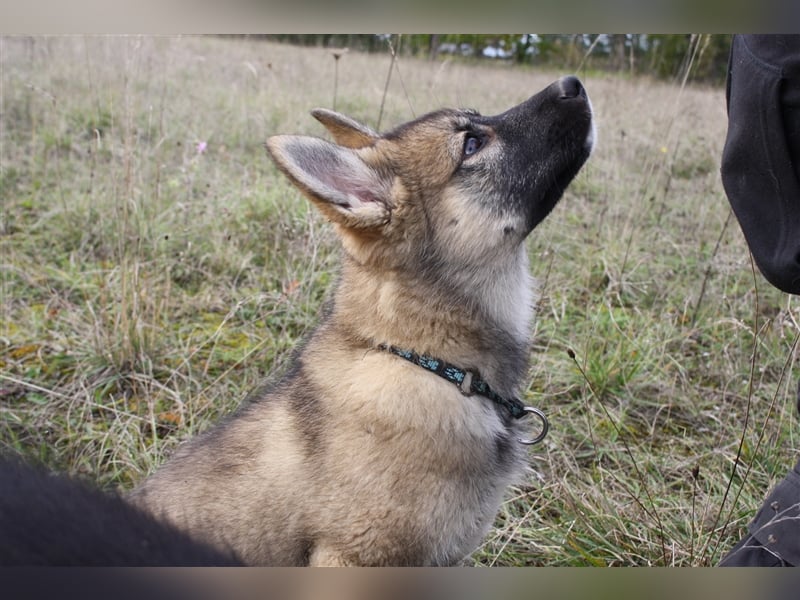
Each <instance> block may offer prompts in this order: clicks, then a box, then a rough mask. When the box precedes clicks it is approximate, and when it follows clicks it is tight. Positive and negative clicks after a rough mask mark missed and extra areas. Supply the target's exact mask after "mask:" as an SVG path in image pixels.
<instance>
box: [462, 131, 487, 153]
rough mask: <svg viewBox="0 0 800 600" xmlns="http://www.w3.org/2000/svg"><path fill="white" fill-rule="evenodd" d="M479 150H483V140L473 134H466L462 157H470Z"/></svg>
mask: <svg viewBox="0 0 800 600" xmlns="http://www.w3.org/2000/svg"><path fill="white" fill-rule="evenodd" d="M481 148H483V138H482V137H480V136H477V135H475V134H474V133H468V134H467V136H466V137H465V138H464V156H472V155H473V154H475V153H476V152H477V151H478V150H480V149H481Z"/></svg>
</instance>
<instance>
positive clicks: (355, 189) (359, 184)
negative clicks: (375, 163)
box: [320, 173, 379, 204]
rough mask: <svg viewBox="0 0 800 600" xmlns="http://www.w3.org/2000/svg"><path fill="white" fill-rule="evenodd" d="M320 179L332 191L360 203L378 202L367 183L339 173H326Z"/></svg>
mask: <svg viewBox="0 0 800 600" xmlns="http://www.w3.org/2000/svg"><path fill="white" fill-rule="evenodd" d="M320 179H321V180H322V181H323V182H324V183H325V184H326V185H328V186H330V187H332V188H333V189H335V190H337V191H339V192H341V193H343V194H345V195H348V196H355V197H356V198H358V199H359V200H360V201H361V202H362V203H364V204H366V203H368V202H378V198H379V196H378V194H377V193H376V190H373V189H371V188H370V187H369V182H365V181H360V180H358V179H351V178H348V177H343V176H342V175H341V174H340V173H326V174H324V175H322V176H321V177H320Z"/></svg>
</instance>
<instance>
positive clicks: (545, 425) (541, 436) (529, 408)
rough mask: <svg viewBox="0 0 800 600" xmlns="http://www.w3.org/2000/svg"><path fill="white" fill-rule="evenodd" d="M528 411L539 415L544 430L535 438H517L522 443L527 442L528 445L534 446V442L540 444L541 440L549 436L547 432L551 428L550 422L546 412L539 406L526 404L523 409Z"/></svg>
mask: <svg viewBox="0 0 800 600" xmlns="http://www.w3.org/2000/svg"><path fill="white" fill-rule="evenodd" d="M523 410H524V411H525V412H526V413H533V414H535V415H536V416H537V417H539V421H541V423H542V430H541V431H540V432H539V435H537V436H536V437H535V438H533V439H530V440H529V439H525V438H517V441H518V442H519V443H520V444H525V445H526V446H533V445H534V444H538V443H539V442H541V441H542V440H543V439H544V438H545V437H547V432H548V431H549V430H550V422H549V421H548V420H547V417H546V416H545V414H544V413H543V412H542V411H540V410H539V409H538V408H534V407H533V406H526V407H525V408H524V409H523Z"/></svg>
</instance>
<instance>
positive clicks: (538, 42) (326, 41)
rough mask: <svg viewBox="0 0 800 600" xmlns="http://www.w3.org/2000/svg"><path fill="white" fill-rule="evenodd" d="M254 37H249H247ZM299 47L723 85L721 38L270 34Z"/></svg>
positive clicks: (726, 41) (725, 40) (725, 45)
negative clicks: (647, 76)
mask: <svg viewBox="0 0 800 600" xmlns="http://www.w3.org/2000/svg"><path fill="white" fill-rule="evenodd" d="M249 37H253V36H249ZM258 37H265V38H269V39H272V40H275V41H280V42H284V43H290V44H298V45H304V46H321V47H327V48H344V47H347V48H351V49H353V50H361V51H366V52H386V51H387V50H389V49H391V50H392V51H394V52H397V53H398V54H399V55H401V56H402V55H406V56H408V55H412V56H418V57H428V58H431V59H434V60H436V59H443V58H445V57H458V58H459V59H461V60H503V61H507V62H513V63H519V64H530V65H541V66H549V67H554V68H559V69H569V70H574V71H577V70H578V69H588V70H598V71H610V72H621V73H627V74H630V75H631V76H635V75H651V76H654V77H657V78H661V79H671V78H675V79H683V78H688V80H690V81H700V82H708V83H721V82H723V81H724V80H725V73H726V70H727V64H728V49H729V46H730V42H731V36H730V35H724V34H642V33H621V34H616V33H607V34H605V33H601V34H483V33H481V34H455V33H446V34H445V33H441V34H418V33H415V34H402V35H398V34H337V33H329V34H269V35H264V36H258Z"/></svg>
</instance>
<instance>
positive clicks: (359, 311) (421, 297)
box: [331, 248, 534, 393]
mask: <svg viewBox="0 0 800 600" xmlns="http://www.w3.org/2000/svg"><path fill="white" fill-rule="evenodd" d="M362 269H363V267H361V266H360V265H357V264H355V263H354V262H353V261H352V260H345V261H344V264H343V267H342V278H341V281H340V284H339V286H338V289H337V292H336V297H335V302H334V310H333V314H332V315H331V317H332V319H333V320H334V322H335V323H336V324H337V325H338V326H340V327H344V328H346V329H347V330H349V331H350V332H351V335H352V337H353V338H354V339H360V340H364V341H365V343H367V344H388V345H394V346H397V347H401V348H407V349H410V350H414V351H416V352H419V353H423V354H430V355H433V356H438V357H441V358H442V359H444V360H448V361H451V362H453V363H455V364H459V365H462V366H464V367H465V368H476V369H480V371H481V372H482V373H485V374H486V376H487V377H489V379H490V380H492V385H496V386H500V388H501V389H502V390H504V391H503V393H512V392H513V391H514V388H515V387H516V386H517V384H518V383H519V381H520V380H521V378H522V377H523V376H524V373H525V371H526V370H527V364H528V345H529V338H530V331H531V319H532V315H533V308H532V305H533V296H534V294H533V284H532V279H531V277H530V275H529V273H528V263H527V257H526V256H525V255H524V248H523V250H522V251H521V253H520V255H519V256H518V257H516V259H515V261H513V262H510V263H509V264H508V265H507V266H506V268H499V269H497V270H495V271H494V273H493V274H491V275H490V274H489V273H487V274H486V276H485V278H483V279H482V278H481V277H479V276H477V275H476V274H474V273H473V274H469V275H467V274H464V275H463V280H461V281H458V280H456V281H454V284H455V285H453V286H444V287H443V286H441V285H436V286H434V285H431V284H430V283H427V282H425V281H424V279H421V278H418V277H415V276H404V275H403V274H401V273H397V272H386V273H382V274H380V276H377V277H376V276H375V274H374V273H370V274H369V275H366V274H365V273H364V272H362ZM453 288H457V289H460V290H464V291H463V292H462V293H461V294H456V293H448V292H449V291H450V289H453ZM487 356H490V357H493V358H492V359H490V360H489V361H488V363H487Z"/></svg>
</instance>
